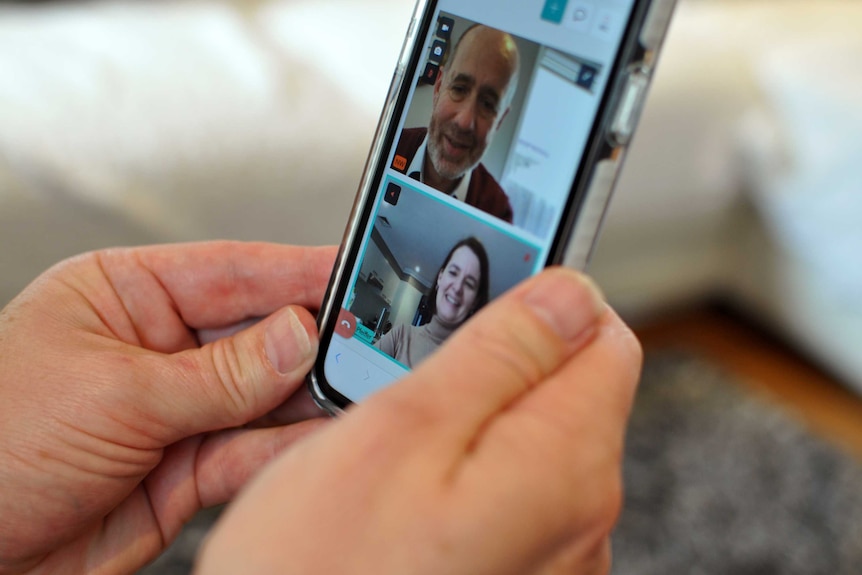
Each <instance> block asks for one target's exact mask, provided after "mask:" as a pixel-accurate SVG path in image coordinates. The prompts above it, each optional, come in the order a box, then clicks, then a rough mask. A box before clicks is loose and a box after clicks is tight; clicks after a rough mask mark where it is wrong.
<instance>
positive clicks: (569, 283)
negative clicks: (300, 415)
mask: <svg viewBox="0 0 862 575" xmlns="http://www.w3.org/2000/svg"><path fill="white" fill-rule="evenodd" d="M640 359H641V354H640V347H639V345H638V344H637V341H636V339H635V338H634V336H633V335H632V333H631V331H629V330H628V328H626V326H625V325H624V324H623V323H622V322H621V321H620V319H619V318H618V317H617V316H616V315H615V314H614V313H613V312H612V311H611V310H610V309H609V308H607V306H606V305H605V304H603V303H601V299H600V296H598V295H597V292H596V291H595V290H594V289H591V284H589V283H588V282H585V281H584V280H583V279H582V278H581V276H579V275H578V274H576V273H575V272H572V271H571V270H562V269H556V270H549V271H546V272H544V273H542V274H541V275H540V276H538V277H536V278H532V279H530V280H528V281H527V282H525V283H524V284H522V285H520V286H518V287H517V288H515V289H514V290H512V291H511V292H510V293H508V294H506V295H504V296H503V297H501V298H500V299H499V300H497V301H496V302H494V303H493V304H491V305H489V306H487V307H486V308H485V309H484V310H483V311H481V312H480V313H479V314H477V316H476V317H475V318H474V319H473V320H472V322H470V323H468V324H467V325H465V326H464V327H463V328H462V329H460V330H459V331H458V332H456V333H455V335H453V336H452V338H450V339H449V340H448V341H447V342H446V343H445V344H444V345H443V346H442V347H441V348H440V349H439V350H438V352H437V353H436V354H435V355H434V356H432V357H431V358H429V359H428V360H427V361H426V362H424V363H423V364H422V365H421V366H420V367H419V368H418V369H417V370H416V371H414V372H413V373H412V374H411V375H409V376H407V377H406V378H405V379H404V380H402V381H401V382H399V383H397V384H396V385H393V386H391V387H388V388H386V389H384V390H383V391H381V392H379V393H378V394H376V395H373V396H371V397H370V398H369V399H367V400H366V401H365V402H363V403H360V404H359V405H356V406H353V407H352V408H351V409H349V410H348V412H347V413H346V414H345V415H344V416H343V418H341V419H340V420H338V421H336V422H335V423H334V424H332V425H331V426H329V427H327V428H326V429H324V430H322V431H321V432H320V433H318V434H316V435H315V436H313V437H310V438H308V439H307V440H306V441H303V442H302V443H301V444H299V445H297V446H295V447H294V448H293V449H291V450H290V451H289V452H287V453H285V454H284V455H283V456H282V457H280V458H279V459H278V460H276V461H275V462H273V464H271V465H270V466H269V467H268V468H267V469H266V470H265V471H263V472H262V473H261V474H260V475H259V476H258V477H257V478H256V479H255V480H254V481H253V482H252V483H251V484H250V485H249V488H248V489H247V491H246V492H245V493H243V494H241V495H240V497H239V498H238V499H237V500H236V501H235V502H234V503H233V504H232V506H231V507H229V508H228V511H227V513H226V515H225V516H223V519H222V521H221V522H220V523H219V524H218V525H217V526H216V528H215V530H214V532H213V533H212V534H211V535H210V537H209V538H208V540H207V541H206V542H205V544H204V548H203V551H202V553H201V556H200V557H199V566H198V570H197V573H198V574H199V575H221V574H234V573H248V574H255V573H267V574H268V573H320V574H328V573H332V574H335V573H337V574H339V575H345V574H348V575H349V574H367V573H375V574H383V575H387V574H398V575H401V574H404V573H411V574H419V575H421V574H425V573H427V574H434V575H438V574H440V573H446V574H451V575H459V574H464V575H483V574H488V575H505V574H513V575H514V574H517V575H523V574H527V573H579V574H591V573H605V572H607V571H608V569H609V566H610V546H609V534H610V531H611V529H612V527H613V525H614V523H615V521H616V517H617V514H618V511H619V507H620V504H621V473H620V467H621V459H622V447H623V438H624V428H625V423H626V420H627V417H628V414H629V411H630V408H631V403H632V399H633V395H634V390H635V387H636V382H637V380H638V377H639V371H640Z"/></svg>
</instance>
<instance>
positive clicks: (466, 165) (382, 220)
mask: <svg viewBox="0 0 862 575" xmlns="http://www.w3.org/2000/svg"><path fill="white" fill-rule="evenodd" d="M632 3H633V0H592V1H578V0H536V1H533V2H523V1H519V0H473V1H469V2H468V1H465V0H441V1H440V2H438V5H437V8H436V11H435V17H434V20H433V23H432V25H431V27H430V29H429V31H428V33H427V35H426V37H425V38H424V43H423V44H422V50H423V52H422V56H421V58H420V60H419V63H418V65H417V66H416V70H415V74H414V75H413V78H412V81H411V82H410V90H409V93H408V95H407V100H406V104H405V106H404V110H403V113H402V115H401V117H400V118H399V120H398V125H397V128H396V131H395V139H394V142H393V145H392V148H391V149H390V151H389V154H388V156H387V158H386V165H385V167H383V176H382V178H381V180H380V186H379V188H378V189H377V193H376V197H375V199H374V200H373V211H372V214H371V219H370V220H369V224H368V226H367V229H366V230H365V235H364V237H363V239H362V242H361V245H360V248H359V256H358V259H357V261H356V265H355V267H354V269H353V270H352V272H351V277H350V287H349V289H348V290H347V294H346V296H345V298H344V301H343V302H342V306H341V308H342V309H341V311H340V314H339V317H338V323H337V325H336V329H335V336H334V337H333V338H332V342H331V344H330V346H329V348H328V351H327V355H326V359H325V375H326V380H327V382H328V383H329V385H330V386H332V387H333V388H334V389H335V390H336V391H338V392H339V393H341V394H342V395H344V396H345V397H347V398H348V399H350V400H351V401H359V400H361V399H362V398H363V397H365V396H367V395H368V394H370V393H372V392H374V391H375V390H377V389H380V388H381V387H384V386H386V385H389V384H390V383H392V382H394V381H395V380H397V379H398V378H399V377H401V376H403V375H404V374H406V373H407V372H408V371H409V370H411V369H413V368H415V367H416V366H417V365H418V364H420V363H421V362H422V361H423V360H424V359H425V358H426V357H427V356H428V355H430V354H431V353H433V351H434V350H435V349H437V348H438V347H439V346H440V345H442V343H443V342H444V341H445V340H446V339H447V338H448V337H449V336H451V335H452V334H453V333H454V332H455V331H457V330H458V329H459V328H460V326H461V325H463V323H464V322H465V321H467V320H469V318H470V317H471V316H472V315H473V314H475V313H476V312H477V311H478V310H479V309H481V308H482V307H483V306H484V305H485V304H486V303H488V302H489V301H492V300H493V299H494V298H496V297H497V296H499V295H500V294H502V293H503V292H505V291H506V290H508V289H509V288H511V287H513V286H514V285H515V284H517V283H519V282H520V281H522V280H523V279H525V278H527V277H529V276H531V275H533V274H535V273H537V272H538V271H540V270H541V269H542V268H543V267H544V263H545V261H546V259H547V257H548V252H549V250H550V244H551V242H552V239H553V237H552V236H553V232H554V230H555V228H556V226H557V224H558V223H559V220H560V218H561V215H562V213H563V209H564V207H565V202H566V201H567V196H568V193H569V191H570V189H571V186H572V182H573V179H574V177H575V173H576V171H577V168H578V165H579V164H580V161H581V156H582V154H583V151H584V148H585V146H586V144H587V138H588V136H589V134H590V131H591V129H592V127H593V122H594V117H595V114H596V112H597V109H598V106H599V104H600V101H601V98H602V95H603V93H604V90H605V88H606V85H607V83H608V80H609V78H608V74H609V70H610V67H611V66H612V64H613V60H614V57H615V55H616V52H617V50H618V49H619V44H620V40H621V37H622V34H623V32H624V30H625V28H626V25H627V23H628V19H629V15H630V11H631V7H632Z"/></svg>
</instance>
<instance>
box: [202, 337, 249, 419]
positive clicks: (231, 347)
mask: <svg viewBox="0 0 862 575" xmlns="http://www.w3.org/2000/svg"><path fill="white" fill-rule="evenodd" d="M206 347H207V348H209V351H210V353H209V354H208V356H209V358H210V362H211V363H212V370H210V372H211V373H213V374H214V381H213V382H212V383H213V384H214V385H215V387H216V393H217V394H220V395H222V396H223V397H224V398H225V399H226V402H225V406H226V407H227V408H228V409H229V410H230V412H231V413H233V414H235V415H240V414H245V413H248V412H249V410H250V409H251V408H252V407H253V406H254V405H255V404H256V397H255V394H254V386H252V385H248V382H249V381H251V380H252V375H253V374H252V373H251V368H250V366H248V365H245V362H243V360H242V354H241V353H240V351H239V349H238V346H237V342H236V340H235V338H230V337H227V338H222V339H219V340H216V341H214V342H212V343H209V344H207V346H206Z"/></svg>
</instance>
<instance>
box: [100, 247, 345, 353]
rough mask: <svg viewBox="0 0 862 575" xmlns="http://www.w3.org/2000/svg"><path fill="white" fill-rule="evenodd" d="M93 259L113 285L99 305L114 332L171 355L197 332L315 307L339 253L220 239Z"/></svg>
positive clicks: (104, 291)
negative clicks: (289, 307) (290, 309)
mask: <svg viewBox="0 0 862 575" xmlns="http://www.w3.org/2000/svg"><path fill="white" fill-rule="evenodd" d="M90 257H91V258H92V260H91V261H93V262H95V265H96V266H98V268H99V269H100V271H101V275H102V276H103V277H104V278H105V279H106V280H107V283H106V284H100V285H103V286H104V288H105V289H100V291H99V293H100V294H101V296H100V300H99V301H98V303H95V304H94V305H96V307H97V308H99V309H102V312H101V316H102V318H103V320H104V321H108V322H109V323H110V327H111V329H112V332H113V333H114V334H121V335H120V337H121V339H123V340H125V341H127V342H129V343H134V344H136V345H142V346H144V347H146V348H148V349H152V350H154V351H161V352H168V353H170V352H174V351H179V350H180V349H186V348H188V347H189V346H191V345H193V344H194V342H193V341H192V340H193V338H191V334H190V331H189V330H190V329H191V330H205V329H216V328H222V327H226V326H231V325H234V324H237V323H239V322H241V321H244V320H246V319H249V318H255V317H263V316H266V315H269V314H271V313H272V312H274V311H276V310H278V309H280V308H282V307H284V306H286V305H291V304H293V305H300V306H303V307H306V308H309V309H312V310H314V309H316V308H317V307H318V306H319V305H320V302H321V300H322V298H323V293H324V291H325V289H326V284H327V282H328V279H329V275H330V271H331V269H332V264H333V261H334V259H335V248H332V247H322V248H320V247H314V248H312V247H298V246H284V245H277V244H265V243H242V242H228V241H219V242H206V243H189V244H176V245H162V246H151V247H142V248H122V249H112V250H106V251H101V252H94V253H93V254H90ZM106 296H107V297H106ZM190 338H191V339H190Z"/></svg>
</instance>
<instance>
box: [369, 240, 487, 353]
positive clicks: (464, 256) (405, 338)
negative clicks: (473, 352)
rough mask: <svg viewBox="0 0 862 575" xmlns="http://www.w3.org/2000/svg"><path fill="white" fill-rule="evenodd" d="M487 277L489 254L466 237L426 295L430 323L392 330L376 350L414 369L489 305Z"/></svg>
mask: <svg viewBox="0 0 862 575" xmlns="http://www.w3.org/2000/svg"><path fill="white" fill-rule="evenodd" d="M488 273H489V264H488V254H487V252H486V251H485V247H484V246H483V245H482V243H481V242H480V241H479V240H477V239H476V238H474V237H469V238H467V239H464V240H461V241H460V242H458V243H457V244H455V245H454V246H453V247H452V249H451V250H449V254H448V255H447V256H446V258H445V259H444V260H443V265H442V266H440V271H439V272H437V281H436V282H435V284H434V288H433V289H432V290H431V293H430V294H429V295H428V301H429V308H430V309H429V313H428V316H429V317H430V318H431V319H430V321H428V322H427V323H425V324H424V325H419V326H412V325H404V324H402V325H398V326H396V327H393V328H392V329H391V330H390V331H389V333H387V334H386V335H384V336H383V337H381V338H380V340H379V341H378V342H377V344H376V345H377V348H378V349H379V350H380V351H382V352H383V353H385V354H387V355H389V356H391V357H393V358H395V359H396V360H397V361H399V362H401V363H403V364H404V365H406V366H407V367H409V368H411V369H412V368H414V367H415V366H416V365H418V364H419V362H421V361H422V360H423V359H425V358H426V357H427V356H429V355H430V354H431V353H432V352H434V350H436V349H437V348H438V347H439V346H440V344H441V343H443V341H445V340H446V338H447V337H449V336H450V335H451V334H452V332H454V331H455V330H456V329H458V327H459V326H460V325H461V324H462V323H464V322H465V321H466V320H467V318H469V317H470V316H472V315H473V314H474V313H476V312H477V311H478V310H479V309H480V308H481V307H482V306H484V305H485V304H486V303H488V292H489V289H488V283H489V280H488Z"/></svg>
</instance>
